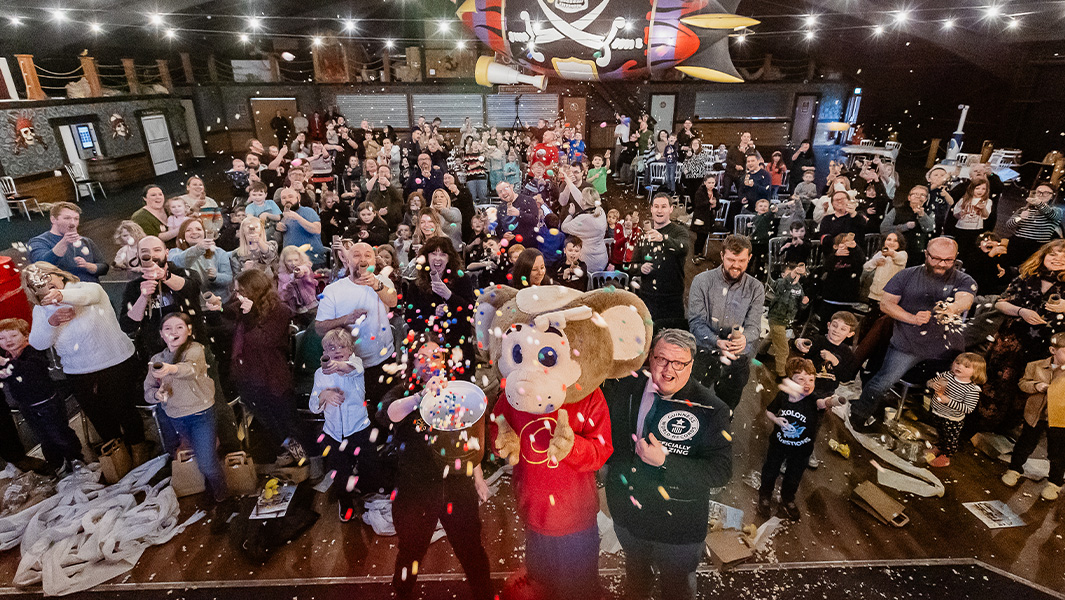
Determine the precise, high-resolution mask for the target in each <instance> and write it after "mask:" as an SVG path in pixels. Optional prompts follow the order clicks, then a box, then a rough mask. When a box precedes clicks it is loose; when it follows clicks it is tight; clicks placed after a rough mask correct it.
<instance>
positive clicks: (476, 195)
mask: <svg viewBox="0 0 1065 600" xmlns="http://www.w3.org/2000/svg"><path fill="white" fill-rule="evenodd" d="M466 188H467V189H469V190H470V195H471V196H473V201H474V202H476V203H481V204H483V203H485V202H487V201H488V180H487V179H469V180H467V181H466Z"/></svg>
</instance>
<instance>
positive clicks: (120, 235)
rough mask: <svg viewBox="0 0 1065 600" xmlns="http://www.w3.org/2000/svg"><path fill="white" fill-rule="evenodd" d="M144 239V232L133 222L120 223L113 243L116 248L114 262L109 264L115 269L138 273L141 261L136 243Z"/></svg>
mask: <svg viewBox="0 0 1065 600" xmlns="http://www.w3.org/2000/svg"><path fill="white" fill-rule="evenodd" d="M143 237H144V230H143V229H141V226H140V225H137V224H136V223H134V222H133V221H122V222H121V223H119V224H118V228H117V229H115V235H114V238H113V239H114V242H115V244H116V245H117V246H118V252H115V260H114V261H112V262H111V264H112V265H114V266H115V268H117V269H123V270H127V269H128V270H132V271H138V272H139V271H140V268H141V259H140V255H139V254H138V253H137V242H139V241H141V239H142V238H143Z"/></svg>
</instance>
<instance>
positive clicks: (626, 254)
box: [610, 223, 643, 266]
mask: <svg viewBox="0 0 1065 600" xmlns="http://www.w3.org/2000/svg"><path fill="white" fill-rule="evenodd" d="M641 233H643V232H642V230H641V229H640V226H639V225H633V226H632V232H631V233H630V234H629V237H627V238H626V237H625V227H624V225H623V224H622V223H618V224H617V225H614V247H613V248H611V250H610V262H612V263H614V264H615V265H618V266H620V265H622V264H623V263H627V262H632V251H633V250H635V249H636V244H637V243H639V241H640V234H641Z"/></svg>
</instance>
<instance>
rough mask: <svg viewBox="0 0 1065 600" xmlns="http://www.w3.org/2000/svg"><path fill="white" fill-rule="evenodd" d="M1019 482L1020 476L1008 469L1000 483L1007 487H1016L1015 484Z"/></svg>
mask: <svg viewBox="0 0 1065 600" xmlns="http://www.w3.org/2000/svg"><path fill="white" fill-rule="evenodd" d="M1020 480H1021V474H1020V473H1018V472H1017V471H1014V470H1013V469H1010V470H1008V471H1006V472H1005V473H1003V474H1002V483H1004V484H1006V485H1008V486H1009V487H1014V486H1016V485H1017V482H1019V481H1020Z"/></svg>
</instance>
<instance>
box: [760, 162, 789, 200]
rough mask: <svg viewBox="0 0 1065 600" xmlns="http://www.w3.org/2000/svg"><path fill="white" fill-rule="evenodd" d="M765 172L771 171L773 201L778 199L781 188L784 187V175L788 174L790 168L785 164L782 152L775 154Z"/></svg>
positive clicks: (770, 194) (770, 191)
mask: <svg viewBox="0 0 1065 600" xmlns="http://www.w3.org/2000/svg"><path fill="white" fill-rule="evenodd" d="M765 170H766V171H769V181H770V184H769V197H770V198H772V199H773V200H776V199H777V194H778V193H779V192H780V186H782V185H784V173H786V172H787V170H788V167H787V165H785V164H784V155H783V154H781V152H780V150H776V151H774V152H773V157H772V158H771V159H770V160H769V164H768V165H766V166H765Z"/></svg>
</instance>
